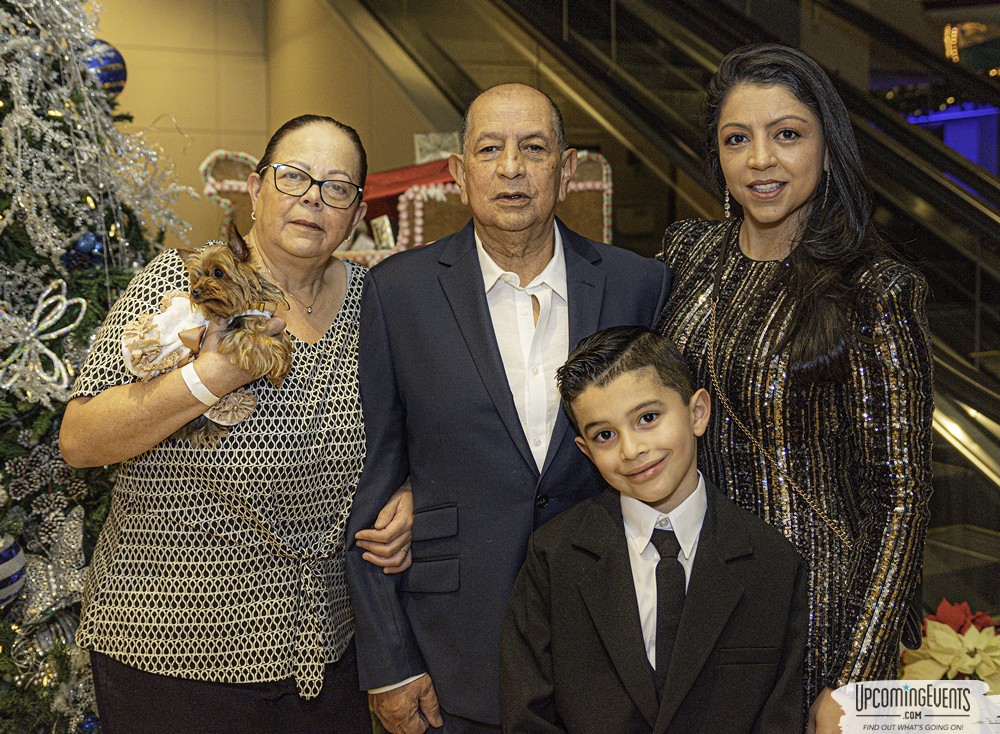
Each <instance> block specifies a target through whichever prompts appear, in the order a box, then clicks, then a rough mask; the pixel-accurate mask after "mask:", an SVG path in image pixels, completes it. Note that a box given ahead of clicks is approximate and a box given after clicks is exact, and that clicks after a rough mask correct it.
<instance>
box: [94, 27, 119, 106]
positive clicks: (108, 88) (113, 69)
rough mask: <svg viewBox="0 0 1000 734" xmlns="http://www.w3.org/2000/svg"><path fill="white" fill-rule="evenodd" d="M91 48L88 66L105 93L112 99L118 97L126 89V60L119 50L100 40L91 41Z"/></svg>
mask: <svg viewBox="0 0 1000 734" xmlns="http://www.w3.org/2000/svg"><path fill="white" fill-rule="evenodd" d="M90 48H91V51H90V54H89V55H88V58H87V66H89V67H90V70H91V71H92V72H94V75H95V76H96V77H97V80H98V81H99V82H100V83H101V86H102V87H104V91H105V92H107V93H108V94H109V95H110V96H112V97H117V96H118V95H119V94H121V92H122V90H123V89H124V88H125V79H126V77H127V74H126V70H125V59H124V58H122V55H121V54H120V53H119V52H118V49H116V48H115V47H114V46H112V45H111V44H110V43H108V42H107V41H102V40H101V39H100V38H95V39H94V40H93V41H91V43H90Z"/></svg>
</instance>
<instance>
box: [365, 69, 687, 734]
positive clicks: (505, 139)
mask: <svg viewBox="0 0 1000 734" xmlns="http://www.w3.org/2000/svg"><path fill="white" fill-rule="evenodd" d="M462 138H463V154H462V155H461V156H452V158H451V160H450V169H451V173H452V175H453V176H454V178H455V180H456V181H457V182H458V184H459V186H460V187H461V190H462V202H463V203H464V204H466V205H468V206H469V207H470V208H471V210H472V221H471V222H470V223H469V224H468V225H466V227H465V228H464V229H463V230H461V231H460V232H457V233H456V234H453V235H450V236H448V237H445V238H443V239H442V240H440V241H438V242H436V243H434V244H432V245H428V246H426V247H421V248H417V249H415V250H410V251H408V252H404V253H402V254H400V255H396V256H393V257H391V258H389V259H388V260H386V261H385V262H383V263H382V264H380V265H378V266H377V267H375V268H373V269H372V271H371V272H370V273H369V274H368V278H367V280H366V282H365V291H364V296H363V299H362V305H361V322H362V323H361V345H360V369H361V390H362V399H363V407H364V417H365V426H366V433H367V452H368V453H367V460H366V462H365V469H364V472H363V474H362V477H361V482H360V485H359V487H358V491H357V494H356V496H355V500H354V508H353V510H352V512H351V518H350V522H349V525H348V532H347V537H348V538H353V537H354V534H355V532H357V531H358V530H362V529H364V528H369V527H371V526H372V525H373V523H374V522H375V519H376V517H377V515H378V512H379V510H380V509H381V508H382V506H383V505H384V504H386V501H387V500H388V499H389V497H390V496H391V495H392V493H393V492H394V491H395V490H396V489H397V488H398V487H399V486H400V484H402V482H403V481H404V480H405V479H406V477H407V475H409V476H410V478H411V481H412V485H413V503H414V520H413V546H412V553H413V567H412V568H411V569H410V570H409V572H408V573H406V574H405V575H404V576H403V577H402V578H400V577H393V576H387V575H384V574H383V573H382V572H381V570H380V569H378V568H377V567H374V566H371V565H370V564H368V563H364V562H363V561H362V560H361V549H360V548H358V547H356V546H355V545H354V544H353V543H352V542H349V545H348V554H347V556H348V580H349V582H350V587H351V596H352V602H353V604H354V610H355V619H356V625H357V644H358V658H359V663H360V671H361V685H362V687H364V688H367V689H369V691H370V692H371V693H372V697H371V700H372V703H373V707H374V709H375V712H376V713H377V714H378V716H379V718H381V719H382V721H383V722H384V723H385V724H386V726H387V728H389V729H390V731H393V732H397V734H410V733H411V732H423V731H424V730H425V729H426V728H427V727H428V725H430V726H435V727H436V726H441V725H442V719H443V722H444V729H445V731H448V732H479V731H494V730H497V729H499V723H500V710H499V697H500V694H499V641H500V626H501V621H502V618H503V613H504V608H505V607H506V604H507V600H508V597H509V595H510V592H511V588H512V586H513V583H514V578H515V577H516V575H517V572H518V569H519V568H520V566H521V563H522V562H523V561H524V555H525V551H526V548H527V541H528V536H529V535H530V534H531V532H532V530H534V529H535V528H536V527H538V526H539V525H541V524H542V523H543V522H545V521H546V520H548V519H549V518H551V517H553V516H554V515H556V514H557V513H559V512H560V511H561V510H564V509H566V508H567V507H570V506H572V505H575V504H576V503H577V502H580V501H581V500H583V499H585V498H587V497H590V496H592V495H595V494H597V493H598V492H599V490H600V488H601V487H602V482H601V479H600V476H599V475H598V473H597V472H596V471H595V470H594V468H593V466H591V465H590V464H589V462H587V460H586V458H585V457H584V456H583V455H582V454H581V453H580V452H579V450H578V449H577V448H576V446H575V445H574V444H573V432H572V429H570V428H569V425H568V422H567V419H566V417H565V415H563V414H562V413H561V412H560V411H559V404H558V394H557V391H556V385H555V370H556V368H558V367H559V366H560V365H561V364H562V363H563V362H564V361H565V359H566V356H567V354H568V352H569V349H570V348H571V347H572V346H573V345H575V344H576V343H577V342H578V341H579V340H580V339H582V338H583V337H585V336H587V335H589V334H591V333H593V332H594V331H597V330H598V329H602V328H604V327H607V326H613V325H617V324H642V325H650V324H651V323H652V322H653V321H654V319H655V318H656V316H657V315H658V314H659V311H660V308H661V307H662V305H663V302H664V299H665V298H666V295H667V291H668V289H669V284H670V276H669V272H668V271H667V270H666V268H665V267H664V266H663V265H661V264H660V263H658V262H655V261H653V260H647V259H644V258H641V257H639V256H637V255H635V254H633V253H630V252H627V251H624V250H619V249H617V248H614V247H609V246H607V245H602V244H598V243H595V242H591V241H590V240H587V239H585V238H583V237H581V236H580V235H577V234H575V233H574V232H572V231H570V230H569V229H567V228H566V226H565V225H563V224H562V223H561V222H559V221H558V220H557V219H556V218H555V207H556V203H557V202H558V201H561V200H562V199H563V198H565V196H566V190H567V185H568V183H569V180H570V179H571V178H572V177H573V173H574V171H575V170H576V151H575V150H573V149H567V148H566V145H565V141H564V132H563V124H562V117H561V115H560V113H559V110H558V109H557V108H556V106H555V104H553V102H552V101H551V100H550V99H549V98H548V97H547V96H546V95H544V94H542V93H541V92H539V91H538V90H536V89H533V88H531V87H528V86H524V85H521V84H503V85H500V86H497V87H493V88H491V89H489V90H487V91H485V92H483V93H482V94H481V95H480V96H479V97H478V98H477V99H476V100H475V101H474V102H473V103H472V105H471V106H470V107H469V110H468V112H467V114H466V118H465V123H464V125H463V134H462ZM439 704H440V713H439Z"/></svg>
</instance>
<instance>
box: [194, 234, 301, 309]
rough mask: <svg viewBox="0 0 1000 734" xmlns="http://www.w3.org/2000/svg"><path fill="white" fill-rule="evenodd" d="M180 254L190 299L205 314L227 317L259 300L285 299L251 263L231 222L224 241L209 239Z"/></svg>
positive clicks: (247, 248)
mask: <svg viewBox="0 0 1000 734" xmlns="http://www.w3.org/2000/svg"><path fill="white" fill-rule="evenodd" d="M181 256H182V257H183V258H184V266H185V267H186V268H187V271H188V275H189V276H190V278H191V300H192V301H193V302H194V303H195V305H197V306H198V307H199V308H200V309H201V311H202V313H204V314H205V316H207V317H209V318H221V319H230V318H233V317H234V316H236V315H237V314H239V313H242V312H243V311H246V310H247V309H249V308H254V307H258V304H261V303H268V302H273V301H277V302H285V294H284V293H282V291H281V289H280V288H279V287H278V286H276V285H274V283H272V282H271V281H269V280H266V279H265V278H264V277H263V276H262V275H261V274H260V272H259V271H258V270H257V268H256V266H255V265H254V264H253V262H252V260H251V258H250V248H249V247H248V246H247V243H246V241H245V240H244V239H243V237H241V236H240V233H239V232H238V231H237V229H236V227H235V225H232V226H230V228H229V241H228V242H225V243H223V242H211V243H209V244H207V245H205V246H204V247H202V248H201V249H200V250H197V251H195V252H191V253H187V254H183V253H181ZM286 307H287V306H286Z"/></svg>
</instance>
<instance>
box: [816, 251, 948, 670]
mask: <svg viewBox="0 0 1000 734" xmlns="http://www.w3.org/2000/svg"><path fill="white" fill-rule="evenodd" d="M879 281H880V283H872V288H871V289H870V290H869V292H871V293H875V294H877V295H876V296H875V297H874V298H870V299H869V304H870V305H869V306H868V307H867V308H866V307H863V309H862V313H861V314H860V320H861V324H862V329H861V330H862V337H863V340H864V341H863V344H862V347H861V349H860V350H859V352H858V354H857V357H856V364H854V365H853V367H854V370H853V371H854V375H855V377H854V378H853V381H852V382H853V384H852V385H851V386H850V396H849V400H850V404H851V419H852V420H853V422H854V425H855V430H856V431H857V435H856V441H857V450H858V452H859V454H860V458H861V464H860V465H859V467H858V471H857V473H856V474H855V478H856V479H857V484H856V486H855V487H854V488H852V490H851V491H853V493H854V494H855V497H856V500H857V507H858V508H859V510H860V517H859V518H858V523H859V533H858V536H857V537H856V540H855V547H854V556H855V557H854V564H852V565H853V569H852V574H851V576H850V579H851V581H850V586H849V589H847V607H848V611H849V612H850V614H849V616H848V619H852V620H854V622H853V624H851V625H849V626H848V627H847V628H846V629H845V630H844V636H843V637H842V638H841V642H840V644H838V645H835V646H834V649H835V655H834V658H833V660H832V661H831V663H832V664H831V665H830V667H829V668H828V676H829V677H828V685H830V686H831V687H833V688H836V687H838V686H840V685H843V684H845V683H847V682H849V681H858V680H868V679H873V678H883V677H885V676H886V674H887V671H888V673H889V674H890V675H891V674H892V671H895V670H896V669H897V665H898V659H899V638H900V630H901V629H902V625H903V622H904V620H905V618H906V613H907V609H908V603H909V600H910V598H911V596H912V594H913V591H914V588H915V586H916V584H917V579H918V576H919V571H920V564H921V557H922V549H923V543H924V536H925V534H926V530H927V520H928V502H929V499H930V493H931V439H932V428H931V420H932V413H933V395H932V382H931V352H930V332H929V327H928V323H927V315H926V298H927V291H926V285H925V282H924V281H923V279H922V278H921V277H920V276H919V275H917V274H916V273H915V272H913V271H912V270H910V269H909V268H907V267H906V266H903V265H900V264H898V263H897V264H892V265H889V266H888V267H887V268H886V269H884V270H883V272H882V275H881V277H880V278H879ZM866 290H867V289H866Z"/></svg>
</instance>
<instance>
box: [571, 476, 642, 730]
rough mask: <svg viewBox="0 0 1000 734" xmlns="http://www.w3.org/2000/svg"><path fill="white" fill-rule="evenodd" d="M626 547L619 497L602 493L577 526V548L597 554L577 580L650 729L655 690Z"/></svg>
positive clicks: (629, 692)
mask: <svg viewBox="0 0 1000 734" xmlns="http://www.w3.org/2000/svg"><path fill="white" fill-rule="evenodd" d="M625 543H626V540H625V529H624V526H623V524H622V519H621V508H620V505H619V503H618V494H617V493H615V492H612V491H605V492H604V494H602V495H601V496H600V497H599V498H598V500H597V502H596V503H595V505H593V509H592V510H591V512H590V513H589V514H588V515H587V517H586V519H585V520H584V522H581V523H580V526H579V530H578V531H577V533H576V537H575V539H574V543H573V544H574V545H575V546H577V547H579V548H582V549H584V550H586V551H588V552H590V553H593V554H595V555H597V556H599V559H598V560H597V561H596V562H595V563H594V565H593V567H592V568H591V569H590V570H589V571H588V573H586V574H585V575H583V576H582V577H581V579H580V581H579V589H580V594H581V596H582V597H583V601H584V604H585V605H586V607H587V610H588V612H589V613H590V616H591V619H592V620H593V622H594V626H595V627H596V628H597V632H598V634H599V635H600V637H601V642H602V643H603V644H604V647H605V648H606V649H607V652H608V656H609V657H610V658H611V662H612V664H613V665H614V666H615V670H616V671H617V672H618V675H619V677H620V678H621V681H622V684H623V685H624V687H625V689H626V691H627V692H628V694H629V696H630V697H631V698H632V701H633V702H634V703H635V706H636V708H637V709H638V710H639V712H640V713H641V714H642V716H643V718H644V719H645V720H646V722H647V723H648V724H649V725H650V726H651V727H652V726H653V724H654V722H655V721H656V716H657V701H656V689H655V687H654V685H653V672H652V669H651V668H650V666H649V661H648V659H647V658H646V648H645V646H644V644H643V639H642V626H641V625H640V622H639V606H638V603H637V602H636V599H635V587H634V585H633V582H632V567H631V563H630V561H629V556H628V548H627V546H626V545H625Z"/></svg>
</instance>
